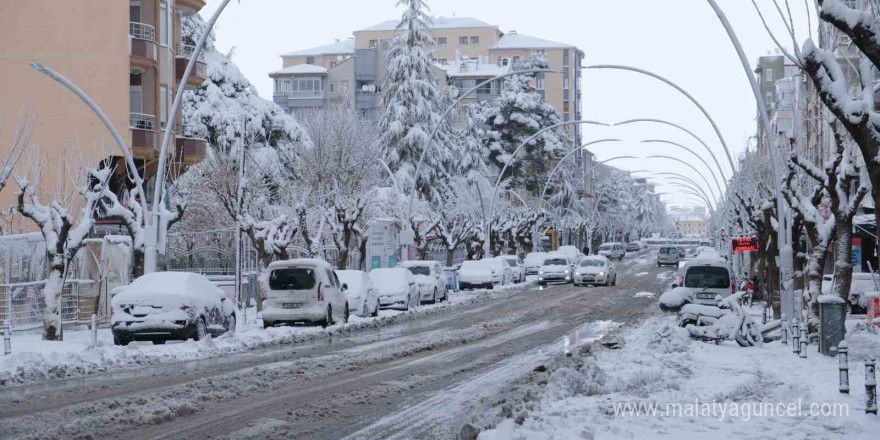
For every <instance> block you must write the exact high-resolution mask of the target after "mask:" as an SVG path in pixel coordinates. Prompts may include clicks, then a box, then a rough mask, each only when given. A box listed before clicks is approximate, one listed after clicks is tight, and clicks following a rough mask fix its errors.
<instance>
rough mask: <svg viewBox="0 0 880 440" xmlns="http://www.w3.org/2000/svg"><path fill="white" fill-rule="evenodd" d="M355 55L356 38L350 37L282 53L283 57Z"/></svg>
mask: <svg viewBox="0 0 880 440" xmlns="http://www.w3.org/2000/svg"><path fill="white" fill-rule="evenodd" d="M337 54H338V55H354V38H348V39H345V40H342V41H337V42H335V43H330V44H325V45H323V46H318V47H313V48H311V49H303V50H298V51H295V52H288V53H286V54H283V55H281V56H282V57H300V56H314V55H337Z"/></svg>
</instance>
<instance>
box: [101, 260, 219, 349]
mask: <svg viewBox="0 0 880 440" xmlns="http://www.w3.org/2000/svg"><path fill="white" fill-rule="evenodd" d="M110 306H111V309H110V327H111V329H112V331H113V343H114V344H116V345H128V344H129V342H131V341H152V342H153V343H154V344H164V343H165V341H167V340H170V339H172V340H173V339H179V340H187V339H189V338H192V339H194V340H196V341H198V340H200V339H202V338H204V337H205V336H206V335H208V334H211V335H215V336H216V335H220V334H223V333H225V332H227V331H235V319H236V314H235V313H236V307H235V304H233V302H232V300H230V299H229V298H227V297H226V294H225V293H224V292H223V290H222V289H220V288H219V287H217V286H216V285H215V284H214V283H212V282H211V281H210V280H208V279H207V278H205V276H203V275H201V274H197V273H189V272H154V273H150V274H147V275H143V276H141V277H139V278H138V279H136V280H134V281H133V282H132V283H131V284H130V285H128V286H127V287H125V288H124V289H122V291H117V293H116V295H114V296H113V299H112V300H111V302H110Z"/></svg>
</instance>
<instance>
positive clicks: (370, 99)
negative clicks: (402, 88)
mask: <svg viewBox="0 0 880 440" xmlns="http://www.w3.org/2000/svg"><path fill="white" fill-rule="evenodd" d="M354 102H355V108H376V107H378V106H379V95H377V94H375V93H367V92H361V91H358V92H357V93H355V96H354Z"/></svg>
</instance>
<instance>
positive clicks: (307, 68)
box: [269, 64, 327, 76]
mask: <svg viewBox="0 0 880 440" xmlns="http://www.w3.org/2000/svg"><path fill="white" fill-rule="evenodd" d="M296 74H312V75H326V74H327V69H325V68H323V67H321V66H316V65H314V64H297V65H295V66H290V67H285V68H283V69H281V70H276V71H274V72H271V73H269V76H275V75H296Z"/></svg>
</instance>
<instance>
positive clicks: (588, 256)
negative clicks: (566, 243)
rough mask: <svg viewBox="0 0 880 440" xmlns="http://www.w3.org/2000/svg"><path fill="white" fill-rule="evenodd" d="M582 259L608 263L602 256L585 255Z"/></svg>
mask: <svg viewBox="0 0 880 440" xmlns="http://www.w3.org/2000/svg"><path fill="white" fill-rule="evenodd" d="M584 259H585V260H602V261H608V258H607V257H606V256H604V255H587V256H586V257H584Z"/></svg>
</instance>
